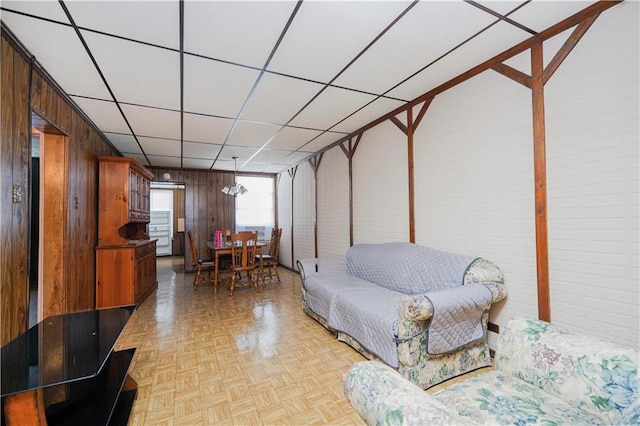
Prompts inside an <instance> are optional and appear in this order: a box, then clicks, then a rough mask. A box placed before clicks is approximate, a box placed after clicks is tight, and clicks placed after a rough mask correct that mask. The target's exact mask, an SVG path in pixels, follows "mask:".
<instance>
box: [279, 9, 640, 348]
mask: <svg viewBox="0 0 640 426" xmlns="http://www.w3.org/2000/svg"><path fill="white" fill-rule="evenodd" d="M638 9H639V3H638V2H625V3H623V4H621V5H618V6H616V7H614V8H612V9H610V10H608V11H606V12H605V13H603V14H602V15H601V16H600V17H599V18H598V19H597V20H596V22H595V23H594V24H593V26H592V27H591V28H590V29H589V31H588V32H587V34H586V35H585V37H584V38H583V39H582V40H581V41H580V42H579V43H578V45H577V46H576V48H575V49H574V50H573V51H572V52H571V54H570V55H569V57H568V58H567V60H566V61H565V62H564V63H563V64H562V65H561V67H560V69H559V70H558V71H557V72H556V74H555V75H553V76H552V78H551V79H550V80H549V82H548V83H547V84H546V87H545V103H546V131H547V141H546V142H547V168H548V169H547V176H548V227H549V230H548V231H549V258H550V259H549V260H550V271H549V272H550V291H551V319H552V321H553V322H555V323H558V324H561V325H565V326H567V327H569V328H574V329H578V330H583V331H586V332H589V333H591V334H594V335H597V336H600V337H603V338H606V339H609V340H613V341H617V342H620V343H625V344H631V345H633V346H636V347H638V345H639V336H640V328H639V324H640V318H639V312H640V300H639V298H640V296H639V290H638V288H639V284H638V283H639V280H638V278H639V272H640V271H639V266H638V259H639V255H640V253H639V250H638V247H639V238H638V234H639V229H638V222H639V215H638V207H639V196H638V194H639V184H640V182H639V178H638V177H639V167H638V164H639V152H638V151H639V149H638V145H639V141H640V131H639V123H638V117H639V96H638V92H639V88H638V74H639V71H640V70H639V67H638V63H639V55H638V52H639V47H638V44H639V43H638V39H639V34H638V15H639V10H638ZM570 32H571V31H567V32H566V33H565V34H562V35H560V36H558V37H557V38H556V39H553V40H549V41H548V42H546V43H545V46H544V47H545V63H548V62H549V60H550V59H551V58H552V57H553V55H554V54H555V53H556V51H557V49H558V48H559V46H561V44H562V42H564V40H565V39H566V37H568V35H569V34H570ZM509 63H510V64H511V65H512V66H517V67H518V68H519V69H521V70H523V71H525V72H527V73H528V72H530V71H529V68H530V66H529V56H528V54H525V55H520V56H519V57H518V58H514V59H513V60H511V61H509ZM417 110H418V109H417V108H416V112H417ZM414 116H415V114H414ZM403 121H404V120H403ZM414 142H415V151H414V155H415V208H416V211H415V220H416V224H415V225H416V242H417V243H419V244H423V245H428V246H432V247H436V248H441V249H445V250H451V251H456V252H461V253H468V254H473V255H477V256H482V257H485V258H487V259H489V260H491V261H493V262H495V263H496V264H498V265H499V266H500V268H501V269H502V270H503V272H504V274H505V278H506V284H507V287H508V296H507V299H506V301H504V302H501V303H500V304H499V306H497V307H496V309H494V310H493V312H492V317H491V320H492V322H495V323H497V324H498V325H502V324H504V322H505V321H506V319H507V318H509V317H512V316H516V315H518V316H520V315H521V316H529V317H537V312H538V304H537V283H536V258H535V256H536V255H535V217H534V208H535V205H534V183H533V130H532V112H531V91H530V90H529V89H527V88H525V87H524V86H522V85H520V84H518V83H516V82H514V81H512V80H511V79H509V78H507V77H505V76H503V75H501V74H498V73H497V72H494V71H486V72H484V73H482V74H480V75H478V76H476V77H474V78H473V79H471V80H469V81H467V82H465V83H463V84H460V85H458V86H456V87H455V88H453V89H451V90H448V91H447V92H445V93H443V94H441V95H439V96H437V97H436V98H435V99H434V101H433V103H432V104H431V106H430V107H429V109H428V111H427V114H426V116H425V117H424V119H423V121H422V123H421V125H420V127H419V128H418V130H417V132H416V134H415V141H414ZM406 147H407V143H406V136H405V135H404V134H403V133H402V132H400V130H399V129H398V128H397V127H396V126H395V125H394V124H393V123H391V122H390V121H386V122H384V123H382V124H380V125H378V126H376V127H374V128H372V129H370V130H367V131H366V132H365V133H364V134H363V137H362V140H361V143H360V145H359V147H358V149H357V151H356V155H355V157H354V159H353V173H354V176H353V186H354V199H353V202H354V235H355V241H354V242H355V243H360V242H379V241H392V240H396V241H408V238H409V235H408V232H409V227H408V190H407V160H406V158H407V148H406ZM347 165H348V163H347V160H346V158H345V156H344V154H343V153H342V151H341V150H340V149H339V148H333V149H332V150H330V151H328V152H326V153H325V154H324V158H323V160H322V162H321V165H320V169H319V172H318V185H319V188H318V211H319V218H318V233H319V235H320V236H322V237H319V252H320V254H321V255H322V254H324V253H326V254H327V255H337V254H338V252H340V251H343V250H345V237H346V238H347V239H348V228H347V229H345V228H344V226H345V222H348V200H345V199H344V196H345V193H347V196H348V186H347V185H348V180H347V176H348V167H347ZM284 177H286V176H285V175H283V180H284ZM298 184H300V185H302V186H301V188H305V187H307V186H306V185H308V182H307V181H306V180H305V179H301V180H300V181H299V182H298V181H296V182H295V185H298ZM281 186H282V184H281ZM340 188H343V189H342V192H340V191H341V189H340ZM336 193H340V194H341V195H339V196H337V195H335V194H336ZM289 197H290V196H289ZM338 197H339V198H338ZM279 200H280V202H281V203H285V204H286V202H287V201H286V200H285V199H282V198H279ZM305 202H306V203H309V207H308V208H306V211H307V212H309V211H310V210H311V209H312V203H313V201H312V200H310V199H306V200H305ZM281 205H282V204H281ZM304 210H305V209H302V208H300V207H297V210H296V211H300V212H303V211H304ZM279 211H280V212H281V214H282V209H280V210H279ZM307 214H308V213H307ZM295 221H301V219H300V218H297V217H296V218H295ZM301 223H302V222H301ZM306 223H310V222H309V221H307V222H306ZM296 232H298V231H296ZM339 233H344V234H343V235H342V236H341V235H337V236H336V237H335V238H334V237H333V236H334V235H336V234H339ZM283 238H284V237H283ZM295 240H296V241H297V236H296V237H295ZM295 251H296V253H298V249H297V247H296V250H295ZM490 342H491V340H490Z"/></svg>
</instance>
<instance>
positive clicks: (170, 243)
mask: <svg viewBox="0 0 640 426" xmlns="http://www.w3.org/2000/svg"><path fill="white" fill-rule="evenodd" d="M150 197H151V220H150V222H149V229H148V235H149V238H151V239H152V240H156V256H158V257H159V256H181V255H183V254H184V185H183V184H175V183H168V182H151V193H150Z"/></svg>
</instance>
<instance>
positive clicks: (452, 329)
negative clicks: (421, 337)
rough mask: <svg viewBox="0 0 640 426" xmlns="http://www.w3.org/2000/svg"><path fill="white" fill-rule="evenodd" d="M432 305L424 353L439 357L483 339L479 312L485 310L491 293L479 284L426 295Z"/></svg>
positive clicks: (488, 304)
mask: <svg viewBox="0 0 640 426" xmlns="http://www.w3.org/2000/svg"><path fill="white" fill-rule="evenodd" d="M427 297H428V298H429V300H430V301H431V304H432V305H433V319H432V320H431V324H430V326H429V331H428V333H427V352H428V353H430V354H443V353H447V352H451V351H453V350H456V349H458V348H459V347H460V346H462V345H465V344H467V343H471V342H474V341H476V340H479V339H482V338H484V334H485V330H484V327H483V325H482V313H483V312H484V311H485V310H487V309H489V306H490V305H491V300H492V294H491V290H489V289H488V288H487V287H485V286H484V285H482V284H468V285H465V286H460V287H456V288H452V289H449V290H444V291H434V292H430V293H428V294H427Z"/></svg>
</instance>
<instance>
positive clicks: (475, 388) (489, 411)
mask: <svg viewBox="0 0 640 426" xmlns="http://www.w3.org/2000/svg"><path fill="white" fill-rule="evenodd" d="M433 396H434V397H435V398H436V399H437V400H438V401H440V402H441V403H442V404H443V405H445V406H447V407H449V408H451V409H452V410H453V411H454V412H455V413H457V414H458V415H460V416H463V417H467V418H469V419H472V420H473V422H477V423H479V424H487V425H488V424H500V425H507V424H509V425H527V424H547V425H554V424H555V425H562V424H566V425H600V424H603V422H602V419H601V418H600V417H598V416H597V415H594V414H592V413H589V412H586V411H584V410H580V409H579V408H576V407H574V406H572V405H570V404H569V403H567V401H565V400H563V399H561V398H560V397H558V396H555V395H552V394H549V393H546V392H542V391H541V390H540V389H539V388H538V387H537V386H534V385H531V384H529V383H527V382H525V381H523V380H520V379H518V378H516V377H513V376H510V375H507V374H505V373H503V372H500V371H495V370H494V371H490V372H487V373H481V374H478V375H477V376H474V377H471V378H469V379H467V380H464V381H461V382H459V383H455V384H453V385H451V386H449V387H447V388H445V389H443V390H441V391H438V392H436V393H435V394H433Z"/></svg>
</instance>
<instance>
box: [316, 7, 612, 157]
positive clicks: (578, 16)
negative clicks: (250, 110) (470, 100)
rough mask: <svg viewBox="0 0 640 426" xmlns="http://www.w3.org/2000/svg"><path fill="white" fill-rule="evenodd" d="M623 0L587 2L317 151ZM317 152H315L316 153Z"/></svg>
mask: <svg viewBox="0 0 640 426" xmlns="http://www.w3.org/2000/svg"><path fill="white" fill-rule="evenodd" d="M622 1H624V0H611V1H603V0H601V1H598V2H596V3H594V4H592V5H591V6H588V7H586V8H584V9H582V10H581V11H580V12H578V13H575V14H574V15H572V16H569V17H568V18H566V19H564V20H562V21H560V22H558V23H557V24H555V25H553V26H551V27H549V28H547V29H546V30H544V31H542V32H541V33H539V34H538V35H535V36H533V37H530V38H528V39H526V40H524V41H522V42H521V43H519V44H517V45H515V46H513V47H511V48H510V49H507V50H505V51H504V52H502V53H500V54H498V55H496V56H494V57H493V58H491V59H488V60H486V61H484V62H483V63H481V64H479V65H477V66H476V67H474V68H472V69H470V70H468V71H466V72H464V73H462V74H460V75H458V76H457V77H454V78H452V79H451V80H449V81H447V82H445V83H443V84H441V85H440V86H438V87H435V88H433V89H432V90H430V91H428V92H426V93H423V94H422V95H420V96H418V97H417V98H415V99H413V100H412V101H410V102H407V103H406V104H404V105H402V106H400V107H398V108H396V109H394V110H393V111H391V112H388V113H387V114H385V115H383V116H381V117H379V118H378V119H376V120H373V121H372V122H370V123H368V124H366V125H364V126H362V127H361V128H359V129H358V130H356V131H354V132H352V133H350V134H348V135H345V136H344V137H342V138H340V139H338V140H337V141H335V142H334V143H332V144H330V145H327V146H326V147H324V148H322V150H320V151H318V152H317V153H316V154H318V153H320V152H324V151H327V150H329V149H332V148H333V147H335V146H336V145H339V144H340V143H342V142H344V141H346V140H348V139H349V138H351V137H353V136H354V135H356V134H358V133H362V132H365V131H367V130H369V129H371V128H373V127H375V126H377V125H378V124H380V123H383V122H385V121H387V120H389V119H390V118H391V117H394V116H396V115H398V114H400V113H402V112H404V111H405V110H406V109H407V108H413V107H414V106H416V105H418V104H420V103H422V102H424V101H426V100H427V99H430V98H434V97H435V96H437V95H439V94H440V93H443V92H445V91H447V90H449V89H451V88H452V87H455V86H457V85H458V84H460V83H463V82H465V81H467V80H469V79H470V78H472V77H475V76H476V75H478V74H480V73H482V72H484V71H486V70H488V69H491V68H492V67H493V66H494V65H495V64H499V63H502V62H504V61H506V60H507V59H510V58H512V57H514V56H516V55H518V54H520V53H522V52H524V51H525V50H527V49H529V48H531V47H532V46H533V45H535V44H537V43H541V42H543V41H545V40H548V39H550V38H552V37H555V36H556V35H558V34H560V33H562V32H563V31H566V30H568V29H569V28H571V27H574V26H576V25H578V24H579V23H580V22H582V21H583V20H585V19H588V18H589V17H591V16H593V15H598V14H600V13H602V12H604V11H605V10H607V9H609V8H611V7H614V6H616V5H617V4H618V3H621V2H622ZM314 155H315V154H314Z"/></svg>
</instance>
